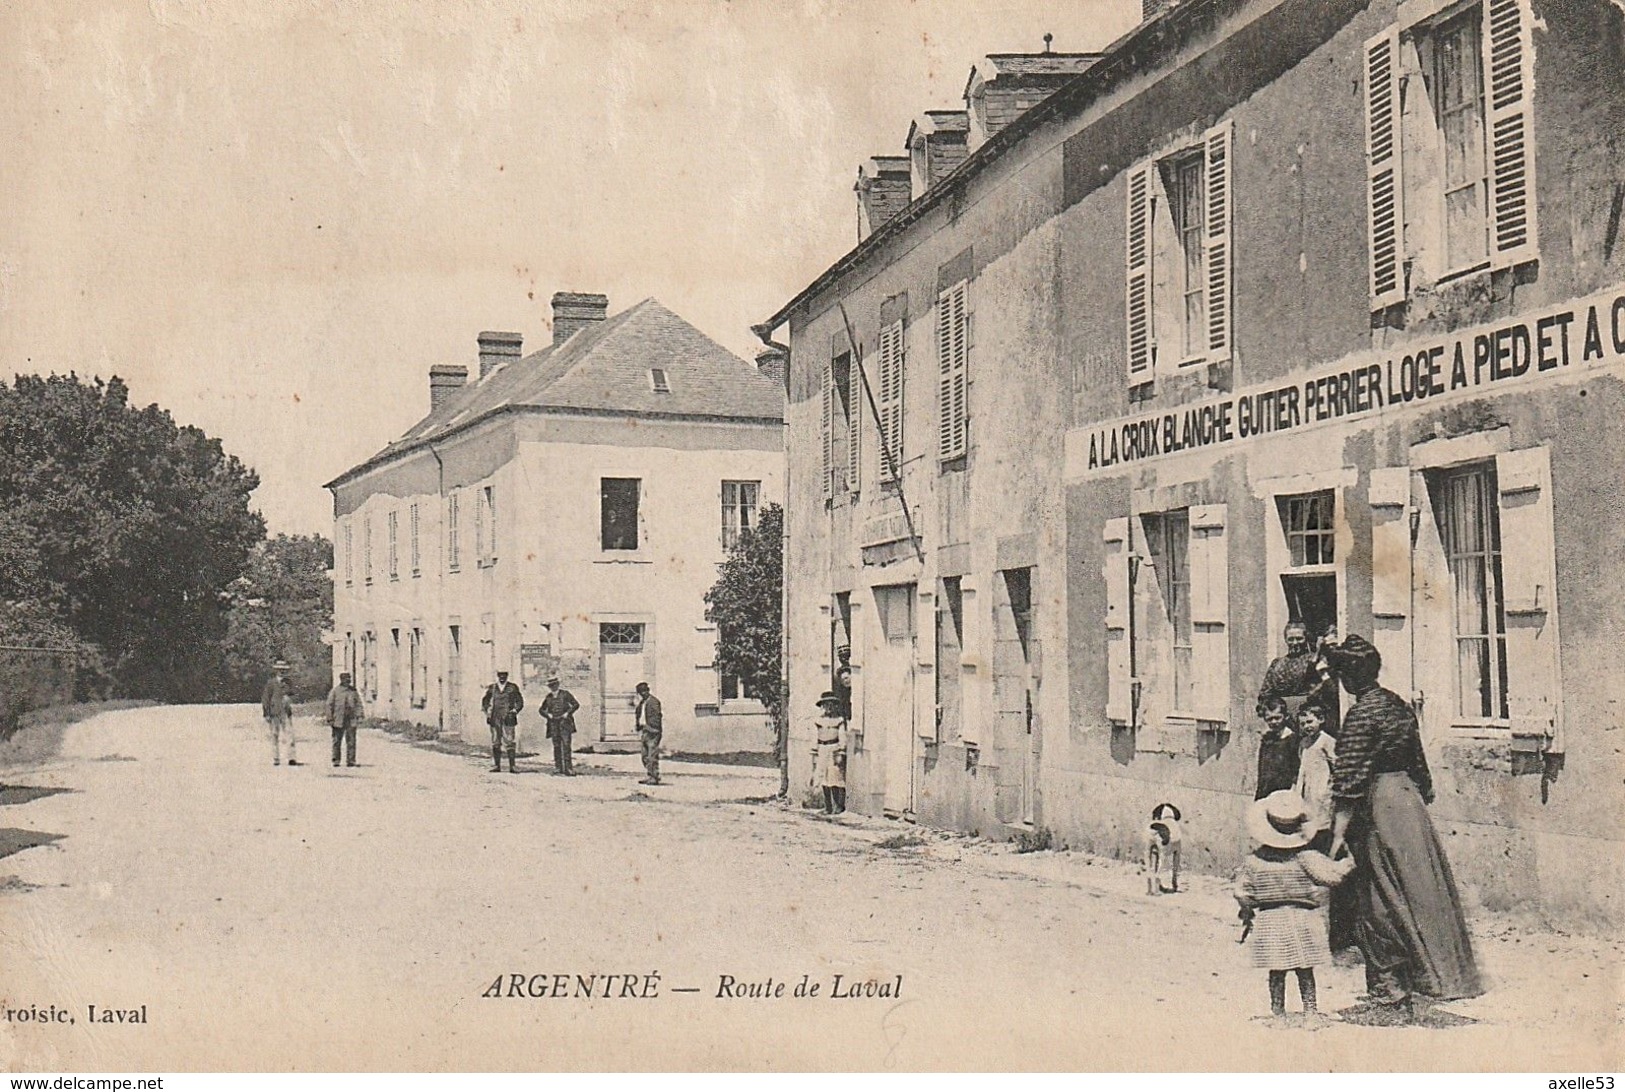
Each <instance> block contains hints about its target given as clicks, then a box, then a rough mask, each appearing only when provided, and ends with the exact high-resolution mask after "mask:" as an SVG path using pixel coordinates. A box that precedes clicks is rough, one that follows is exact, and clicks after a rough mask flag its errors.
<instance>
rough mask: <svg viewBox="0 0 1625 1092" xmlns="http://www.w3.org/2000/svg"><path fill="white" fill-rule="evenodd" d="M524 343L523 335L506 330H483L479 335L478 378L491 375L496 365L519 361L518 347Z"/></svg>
mask: <svg viewBox="0 0 1625 1092" xmlns="http://www.w3.org/2000/svg"><path fill="white" fill-rule="evenodd" d="M524 343H525V338H524V335H523V334H515V333H511V332H509V331H506V330H485V331H483V332H482V333H481V334H480V378H481V379H484V378H485V377H486V376H488V375H490V374H491V369H492V368H494V367H496V366H497V365H498V364H510V363H512V362H513V361H515V360H518V359H519V351H520V347H521V346H523V345H524Z"/></svg>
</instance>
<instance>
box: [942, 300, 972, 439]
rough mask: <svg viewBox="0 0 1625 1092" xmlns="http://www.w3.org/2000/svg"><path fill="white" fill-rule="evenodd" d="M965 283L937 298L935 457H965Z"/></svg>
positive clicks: (967, 349) (967, 428)
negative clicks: (937, 373) (937, 374)
mask: <svg viewBox="0 0 1625 1092" xmlns="http://www.w3.org/2000/svg"><path fill="white" fill-rule="evenodd" d="M968 299H969V285H968V284H967V283H966V282H965V281H960V282H959V283H958V284H956V285H954V286H953V287H951V288H949V289H948V290H947V291H945V292H943V293H942V295H940V296H938V297H937V368H938V372H939V377H938V384H937V458H938V459H939V460H941V461H943V462H948V461H950V460H952V459H958V458H961V457H963V456H964V455H965V453H966V451H967V450H968V448H969V444H970V437H969V431H970V409H969V400H968V396H969V390H968V387H969V383H970V365H969V356H970V309H969V303H968Z"/></svg>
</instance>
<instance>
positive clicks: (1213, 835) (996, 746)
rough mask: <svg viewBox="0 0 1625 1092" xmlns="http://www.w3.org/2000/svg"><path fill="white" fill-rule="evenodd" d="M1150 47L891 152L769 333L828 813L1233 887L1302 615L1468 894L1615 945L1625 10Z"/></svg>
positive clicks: (1464, 14)
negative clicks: (837, 652) (836, 252)
mask: <svg viewBox="0 0 1625 1092" xmlns="http://www.w3.org/2000/svg"><path fill="white" fill-rule="evenodd" d="M1147 8H1148V10H1147V18H1146V19H1145V20H1144V21H1143V22H1142V23H1141V24H1140V25H1139V26H1138V27H1136V28H1135V29H1134V30H1132V31H1131V32H1129V33H1128V34H1127V35H1125V36H1124V37H1123V38H1121V39H1120V40H1118V41H1117V42H1115V43H1113V44H1112V45H1111V46H1110V47H1109V48H1107V49H1106V50H1105V51H1104V52H1103V53H1102V54H1101V55H1099V56H1087V57H1085V58H1080V59H1079V60H1078V61H1077V62H1074V63H1076V64H1077V66H1078V68H1079V71H1078V72H1076V73H1075V74H1073V75H1072V76H1071V78H1069V79H1068V80H1067V81H1066V82H1065V83H1064V84H1062V85H1061V86H1059V87H1058V88H1057V89H1054V90H1052V91H1051V93H1049V94H1048V95H1047V97H1044V98H1043V99H1042V101H1040V102H1037V103H1036V104H1028V105H1026V106H1025V108H1024V109H1023V110H1021V111H1020V112H1017V113H1015V114H1013V116H1007V117H1006V118H1005V119H1004V121H1003V124H1002V127H997V128H996V129H995V130H994V131H992V132H991V133H986V134H981V135H975V134H976V132H977V126H976V125H970V126H968V127H962V126H954V125H947V124H943V125H936V126H934V127H930V128H928V127H927V126H926V125H925V124H923V123H916V125H915V127H914V129H912V130H911V131H910V143H911V148H910V154H911V155H915V149H914V148H913V147H912V145H913V144H914V143H915V142H916V141H920V143H921V144H922V145H923V149H924V151H925V153H926V154H925V156H924V162H925V165H926V168H927V169H926V170H925V171H924V172H922V171H921V170H919V169H918V167H917V164H918V162H919V159H918V157H916V160H915V161H914V162H915V164H916V169H915V170H914V172H913V179H912V183H913V184H912V189H911V191H910V194H909V198H910V199H909V200H908V201H907V202H906V203H905V202H902V201H900V200H897V198H896V195H895V194H892V193H890V192H889V191H886V190H885V189H884V187H881V188H880V191H879V192H880V193H881V196H882V197H885V198H886V200H885V201H883V202H879V203H876V204H875V206H874V207H873V208H870V209H867V210H865V213H866V215H865V216H864V217H863V222H865V223H866V224H867V225H868V226H869V228H870V232H869V234H868V235H867V236H866V237H865V238H864V239H862V241H861V242H860V243H859V244H858V245H857V247H856V248H855V249H853V250H852V251H851V252H850V253H848V254H846V255H845V256H844V257H842V258H841V259H840V260H839V261H837V262H836V263H835V264H834V265H833V266H831V267H830V269H829V270H828V271H827V272H825V273H824V274H823V275H821V276H820V277H818V278H817V279H816V280H815V281H814V282H813V283H811V284H810V285H808V286H807V287H806V288H805V289H803V290H802V291H800V292H799V293H798V294H796V296H795V297H794V298H793V299H792V300H791V301H790V302H789V303H787V304H786V305H785V306H784V307H783V308H782V309H781V310H780V311H779V312H778V313H777V314H776V315H774V316H772V318H771V319H770V320H768V322H766V323H764V324H763V327H764V328H766V329H768V330H769V331H777V330H778V329H779V328H781V327H785V326H787V327H788V331H789V333H788V338H789V342H790V346H791V369H790V380H789V405H788V412H787V418H788V426H789V431H788V439H787V443H788V451H789V456H790V457H789V467H790V474H789V487H788V489H789V500H790V503H789V507H788V515H789V519H788V523H787V536H788V551H789V552H788V555H787V560H786V566H785V571H786V573H787V574H788V575H787V579H788V580H789V581H790V586H789V592H788V607H787V628H788V630H789V640H790V642H791V660H790V662H791V664H792V669H791V670H792V676H791V687H792V691H793V692H794V693H795V694H797V695H809V694H816V693H817V692H818V691H819V690H821V689H822V688H823V687H824V686H826V685H828V679H829V673H830V670H831V665H832V664H833V663H834V662H835V657H834V651H833V650H834V649H835V648H836V647H838V646H840V645H843V644H845V645H850V647H851V650H852V651H851V659H852V662H853V668H854V670H853V679H854V682H853V693H854V698H853V706H854V709H853V722H852V726H853V729H854V743H853V746H852V754H851V758H850V762H849V782H850V786H851V787H850V790H849V799H850V803H851V805H852V806H853V807H855V808H857V809H858V810H861V811H866V812H870V813H876V814H880V813H884V814H889V815H896V816H899V817H912V818H916V819H918V820H919V821H922V822H928V823H932V824H937V825H941V826H947V827H953V828H956V829H961V830H974V831H980V832H982V833H984V834H994V835H1004V836H1009V835H1012V834H1014V833H1015V832H1017V831H1021V830H1033V831H1036V830H1038V829H1041V828H1048V829H1050V830H1051V831H1053V833H1054V835H1055V836H1056V838H1057V839H1058V840H1060V841H1062V842H1064V843H1066V844H1069V845H1071V846H1074V847H1078V848H1082V849H1087V850H1091V851H1095V852H1101V853H1107V854H1120V855H1126V854H1129V853H1131V852H1133V850H1134V847H1135V840H1136V838H1137V836H1138V834H1139V832H1140V831H1141V830H1142V829H1143V827H1144V825H1145V822H1146V820H1147V818H1148V817H1149V815H1150V812H1151V808H1152V807H1153V805H1154V804H1156V803H1158V802H1159V801H1163V800H1170V801H1173V802H1175V803H1177V804H1178V805H1179V807H1180V808H1181V809H1182V810H1183V813H1184V817H1185V818H1184V823H1183V827H1184V831H1185V854H1186V858H1187V860H1189V861H1191V862H1192V863H1194V864H1195V865H1196V866H1197V867H1204V868H1207V869H1209V870H1212V871H1224V870H1227V869H1228V868H1230V867H1231V866H1232V865H1234V864H1235V863H1236V861H1237V860H1238V859H1239V857H1240V855H1241V854H1242V853H1243V852H1244V850H1245V848H1246V847H1245V841H1244V837H1243V834H1242V825H1241V815H1242V812H1243V809H1244V807H1245V805H1246V804H1247V803H1248V802H1249V801H1250V800H1251V799H1252V797H1253V787H1254V778H1255V769H1256V767H1255V758H1256V755H1257V748H1258V727H1259V726H1258V722H1257V717H1256V715H1255V700H1256V695H1257V692H1258V688H1259V684H1260V681H1261V679H1262V676H1263V673H1264V670H1265V668H1266V666H1267V665H1268V664H1269V662H1270V661H1271V659H1272V658H1273V657H1275V656H1277V655H1279V654H1280V653H1281V652H1282V637H1281V631H1282V628H1283V626H1284V625H1285V624H1286V623H1287V622H1288V621H1291V620H1299V621H1302V622H1304V623H1305V624H1306V625H1307V626H1308V627H1309V629H1310V630H1311V632H1312V633H1316V632H1324V631H1326V630H1328V629H1330V628H1332V627H1335V628H1336V629H1337V630H1338V631H1340V632H1342V633H1345V634H1346V633H1359V634H1362V635H1366V636H1369V637H1370V638H1371V639H1372V640H1373V642H1374V643H1376V644H1377V646H1378V647H1379V648H1380V649H1381V651H1382V653H1383V656H1384V664H1385V666H1384V673H1383V681H1384V684H1385V685H1387V686H1388V687H1389V688H1390V689H1393V690H1395V691H1397V692H1399V693H1400V694H1402V695H1404V696H1405V697H1407V698H1409V699H1410V700H1411V701H1412V702H1413V705H1414V707H1415V708H1416V709H1417V711H1418V713H1419V715H1420V720H1421V724H1422V730H1423V735H1424V740H1425V743H1426V747H1427V752H1428V756H1429V759H1430V761H1431V762H1432V765H1433V771H1434V778H1435V781H1436V783H1437V787H1438V800H1437V803H1436V804H1435V806H1434V815H1435V819H1436V821H1437V822H1438V823H1439V825H1440V827H1441V830H1442V831H1443V832H1444V833H1445V835H1446V837H1447V839H1448V843H1449V851H1450V853H1451V857H1452V860H1453V862H1454V863H1455V866H1456V870H1457V876H1458V879H1459V880H1460V881H1461V882H1462V885H1463V887H1464V890H1465V891H1466V893H1467V897H1468V898H1469V900H1471V901H1473V902H1475V903H1477V904H1480V905H1484V906H1487V907H1492V908H1519V909H1526V910H1530V911H1534V912H1538V913H1540V914H1543V915H1545V916H1546V917H1547V918H1548V919H1549V920H1552V921H1557V922H1568V923H1577V924H1584V923H1596V922H1607V923H1614V924H1617V923H1618V922H1620V921H1621V920H1625V912H1622V908H1621V900H1620V895H1619V893H1620V891H1621V890H1622V886H1621V881H1622V879H1625V874H1622V873H1625V870H1622V867H1621V865H1622V860H1625V830H1622V823H1625V816H1622V814H1621V812H1620V810H1619V809H1618V808H1617V807H1613V806H1611V805H1607V806H1599V805H1602V804H1603V802H1605V801H1612V800H1615V799H1617V789H1618V785H1619V783H1620V780H1621V776H1622V773H1625V767H1622V759H1621V754H1620V746H1619V736H1620V732H1621V711H1620V696H1621V694H1622V692H1625V691H1622V684H1621V681H1620V680H1621V679H1622V678H1625V675H1622V669H1625V651H1622V649H1625V644H1622V642H1621V637H1622V635H1625V598H1622V597H1621V596H1620V595H1619V593H1618V591H1617V589H1616V588H1615V587H1614V586H1613V583H1614V580H1615V579H1617V574H1618V573H1619V571H1620V570H1619V566H1618V563H1617V560H1616V551H1615V549H1614V547H1613V545H1612V543H1613V539H1614V526H1613V525H1614V521H1615V520H1616V519H1617V518H1618V516H1619V515H1620V513H1621V512H1622V510H1625V489H1622V486H1621V481H1622V477H1625V451H1622V450H1621V448H1620V446H1619V445H1618V444H1616V443H1614V442H1613V437H1614V436H1615V435H1616V434H1617V421H1618V420H1619V418H1620V416H1621V413H1622V412H1625V388H1622V386H1621V383H1620V378H1621V377H1620V371H1621V366H1622V364H1625V245H1622V244H1621V239H1620V223H1621V208H1622V205H1625V180H1622V179H1625V172H1622V168H1621V164H1622V163H1625V10H1622V9H1621V7H1620V6H1619V5H1618V4H1617V3H1613V2H1610V0H1402V2H1395V0H1186V2H1183V3H1178V4H1173V5H1160V4H1148V5H1147ZM979 71H980V70H979ZM998 78H1000V79H1002V78H1003V76H1002V75H1000V76H999V77H998ZM978 79H979V76H973V77H972V80H971V83H970V84H969V85H968V87H967V92H968V91H970V90H971V89H973V88H975V87H976V86H977V84H978ZM994 82H996V81H994ZM985 93H986V92H985V91H984V95H985ZM967 112H968V113H971V114H972V115H974V112H975V105H974V104H968V105H967ZM939 113H940V112H939ZM939 113H933V114H927V115H925V117H926V118H927V119H928V120H933V121H934V120H936V119H937V118H938V117H939ZM984 113H985V112H984ZM985 116H989V117H991V116H993V115H985ZM965 128H968V131H969V132H970V133H972V134H973V135H975V137H974V139H970V140H968V141H967V145H968V151H966V150H965V146H959V147H958V148H957V149H950V152H949V154H950V155H952V154H953V153H954V151H955V150H957V151H960V152H963V156H964V157H963V158H962V159H961V160H959V161H958V162H957V163H956V164H954V165H952V166H951V167H950V169H948V170H947V171H946V172H945V173H943V174H941V175H940V176H937V175H933V174H932V173H931V171H930V169H929V168H930V166H931V164H932V162H934V161H933V160H932V158H931V155H930V152H931V149H932V143H931V142H932V141H933V139H936V140H939V141H942V142H945V143H953V142H952V141H949V140H948V139H947V137H945V136H939V135H938V134H950V135H951V134H955V133H957V132H959V131H960V130H961V129H965ZM922 138H923V139H922ZM883 158H889V157H883ZM876 163H877V165H878V164H879V163H880V160H877V161H876ZM885 165H886V166H887V168H888V170H887V172H886V174H887V177H895V176H896V175H897V174H899V173H900V172H899V171H897V170H896V169H895V168H892V166H891V164H890V163H889V162H887V163H886V164H885ZM875 173H876V176H877V177H878V174H879V172H878V171H877V172H875ZM862 181H864V180H863V179H860V187H859V191H858V196H859V200H860V201H864V200H869V199H870V198H871V196H872V195H873V194H874V193H875V192H876V187H875V186H873V185H869V186H864V185H862V184H861V182H862ZM795 700H796V701H798V702H803V703H804V700H805V699H804V698H802V697H798V698H796V699H795ZM798 730H799V731H801V732H802V733H803V734H804V733H805V731H806V725H805V724H801V725H798ZM802 743H803V741H802V740H800V739H797V740H795V741H793V746H792V748H791V758H792V760H793V763H795V766H794V767H793V769H792V779H793V780H797V781H801V782H804V781H805V780H806V777H807V769H806V765H805V763H806V762H807V761H808V754H807V752H808V747H807V746H803V745H802Z"/></svg>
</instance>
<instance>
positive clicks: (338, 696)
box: [327, 671, 361, 767]
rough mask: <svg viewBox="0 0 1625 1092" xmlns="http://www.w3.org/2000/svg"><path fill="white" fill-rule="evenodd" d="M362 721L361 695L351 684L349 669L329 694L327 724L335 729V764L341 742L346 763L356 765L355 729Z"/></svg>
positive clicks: (336, 763) (337, 759)
mask: <svg viewBox="0 0 1625 1092" xmlns="http://www.w3.org/2000/svg"><path fill="white" fill-rule="evenodd" d="M360 721H361V695H360V694H358V693H356V689H355V687H354V686H352V685H351V684H350V673H349V672H348V671H346V672H344V673H342V674H340V675H339V681H338V685H337V686H335V687H333V689H332V690H330V691H328V694H327V724H328V727H330V728H332V729H333V765H334V766H335V767H337V766H338V764H339V744H341V743H342V744H344V749H345V765H346V766H354V765H355V730H356V725H357V724H359V723H360Z"/></svg>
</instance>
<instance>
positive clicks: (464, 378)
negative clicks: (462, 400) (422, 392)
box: [429, 364, 468, 413]
mask: <svg viewBox="0 0 1625 1092" xmlns="http://www.w3.org/2000/svg"><path fill="white" fill-rule="evenodd" d="M467 382H468V369H467V368H465V367H463V366H462V365H461V364H436V365H435V366H434V367H432V368H430V369H429V412H430V413H433V412H434V411H435V410H437V409H439V408H440V407H441V406H443V405H445V404H446V400H447V399H448V398H450V397H451V396H452V395H454V394H456V393H457V392H458V391H460V390H462V389H463V384H464V383H467Z"/></svg>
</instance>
